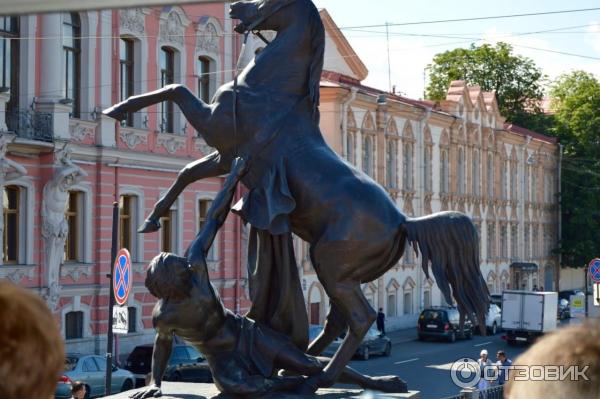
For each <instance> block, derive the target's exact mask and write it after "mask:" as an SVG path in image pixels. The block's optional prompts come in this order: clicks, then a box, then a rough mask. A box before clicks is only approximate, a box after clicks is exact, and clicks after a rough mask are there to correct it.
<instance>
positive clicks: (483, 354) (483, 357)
mask: <svg viewBox="0 0 600 399" xmlns="http://www.w3.org/2000/svg"><path fill="white" fill-rule="evenodd" d="M479 357H480V358H481V360H483V361H484V362H485V361H486V360H487V357H488V351H487V350H485V349H483V350H482V351H481V352H479Z"/></svg>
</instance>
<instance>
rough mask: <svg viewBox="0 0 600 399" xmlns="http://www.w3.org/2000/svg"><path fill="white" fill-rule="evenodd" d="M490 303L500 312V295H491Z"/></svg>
mask: <svg viewBox="0 0 600 399" xmlns="http://www.w3.org/2000/svg"><path fill="white" fill-rule="evenodd" d="M490 303H493V304H494V305H497V306H498V307H499V308H500V310H502V294H491V295H490ZM498 325H500V324H498Z"/></svg>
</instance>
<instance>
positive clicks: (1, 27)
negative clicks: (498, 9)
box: [0, 16, 19, 130]
mask: <svg viewBox="0 0 600 399" xmlns="http://www.w3.org/2000/svg"><path fill="white" fill-rule="evenodd" d="M18 37H19V19H18V18H17V17H6V16H0V93H4V92H7V91H8V92H10V100H9V101H8V103H7V104H6V108H7V115H6V118H7V119H8V114H9V113H10V110H11V109H12V108H17V107H18V103H17V99H18V95H19V40H15V39H16V38H18ZM9 128H11V126H9ZM11 130H16V129H12V128H11Z"/></svg>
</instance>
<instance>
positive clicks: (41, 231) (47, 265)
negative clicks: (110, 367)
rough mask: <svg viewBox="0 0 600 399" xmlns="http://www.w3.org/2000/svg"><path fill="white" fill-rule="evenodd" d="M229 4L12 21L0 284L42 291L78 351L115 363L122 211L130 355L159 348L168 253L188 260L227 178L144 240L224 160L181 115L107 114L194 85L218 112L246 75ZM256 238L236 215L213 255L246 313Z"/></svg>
mask: <svg viewBox="0 0 600 399" xmlns="http://www.w3.org/2000/svg"><path fill="white" fill-rule="evenodd" d="M228 9H229V4H227V3H225V4H223V3H214V4H200V5H193V6H183V7H164V8H138V9H131V10H120V11H116V10H105V11H90V12H81V13H65V14H46V15H39V16H38V15H35V16H22V17H14V18H11V17H0V21H2V26H0V41H1V45H2V48H3V52H2V54H3V55H2V59H1V60H0V64H1V68H2V70H1V71H0V74H1V75H2V89H0V132H2V133H1V135H2V136H1V139H0V140H1V142H2V145H1V146H0V151H1V154H0V162H1V165H2V168H1V170H2V178H1V180H0V182H1V185H2V190H3V194H4V197H3V198H4V215H3V216H4V218H3V222H4V223H3V224H2V225H1V226H2V234H3V238H4V241H3V242H4V245H3V249H2V257H1V261H2V264H1V265H0V278H4V279H9V280H11V281H13V282H14V283H17V284H19V285H22V286H25V287H27V288H30V289H31V290H34V291H36V292H38V293H39V294H40V295H41V296H42V297H44V298H45V299H46V300H47V302H48V304H49V306H50V307H51V308H52V309H53V311H54V312H55V315H56V318H57V320H59V321H60V325H61V328H62V331H63V335H64V337H65V340H66V343H67V349H68V350H69V351H78V352H87V353H90V352H96V353H102V351H103V350H104V348H105V340H106V331H107V319H108V286H109V285H108V284H109V280H108V278H107V276H106V275H107V273H109V272H110V269H109V267H110V264H111V259H110V252H111V232H112V207H113V202H118V203H119V208H120V219H119V226H120V232H119V244H120V247H126V248H128V249H129V251H130V253H131V256H132V262H133V271H134V273H133V277H134V283H133V291H132V293H131V295H130V297H129V300H128V303H127V306H128V308H129V316H130V320H129V324H130V325H129V330H130V333H129V334H127V335H125V336H122V337H120V340H119V346H120V351H121V352H122V353H126V352H128V351H129V350H131V349H132V348H133V347H134V346H135V345H138V344H143V343H148V342H151V340H152V337H153V331H152V326H151V312H152V308H153V305H154V303H155V298H153V297H152V296H151V295H150V294H149V293H147V290H146V289H145V287H144V277H145V268H146V266H147V264H148V262H149V261H150V260H151V259H152V258H153V257H154V256H155V255H156V254H158V253H159V252H160V251H172V252H175V253H178V254H183V253H184V251H185V249H186V246H187V245H189V243H190V242H191V240H192V239H193V237H194V236H195V234H196V233H197V231H198V229H199V227H200V225H201V223H202V221H203V217H204V215H205V214H206V211H207V209H208V206H209V205H210V201H211V199H212V198H214V196H215V195H216V193H217V192H218V190H219V189H220V187H221V184H222V179H221V178H214V179H207V180H203V181H201V182H197V183H193V184H192V185H190V186H189V187H188V188H187V190H186V191H185V192H184V193H183V194H182V195H181V196H180V197H179V199H178V200H177V202H176V203H175V204H174V205H173V207H172V208H171V210H170V211H169V213H168V214H167V215H166V218H164V219H163V220H162V224H163V229H161V231H160V232H158V233H152V234H147V235H141V234H137V233H136V229H137V227H138V226H139V225H140V224H141V223H142V222H143V220H144V218H145V216H146V215H147V214H148V213H149V212H150V210H151V209H152V206H153V205H154V203H155V202H156V201H157V200H158V198H159V197H160V196H161V195H162V194H163V193H165V192H166V191H167V189H168V187H169V186H170V185H171V183H172V182H173V180H174V179H175V177H176V176H177V172H178V171H179V170H180V169H181V168H183V167H184V166H185V165H186V164H187V163H189V162H191V161H193V160H195V159H198V158H201V157H203V156H205V155H207V154H209V153H210V152H212V149H211V148H210V147H208V146H207V145H206V143H205V142H204V141H203V140H202V139H201V138H199V136H198V132H196V131H195V130H194V129H192V128H191V127H190V126H189V124H187V123H186V120H185V118H184V117H183V115H182V114H181V113H180V112H179V111H178V109H177V107H176V106H174V105H170V104H168V103H163V104H157V105H156V106H153V107H149V108H147V109H144V110H142V111H140V112H138V113H134V114H132V115H131V117H129V118H128V120H127V121H125V122H124V123H121V124H118V123H115V121H114V120H111V119H109V118H106V117H104V116H103V115H102V114H101V110H102V109H105V108H107V107H108V106H110V105H112V104H114V103H117V102H119V101H120V100H121V99H123V98H124V97H127V96H129V95H133V94H136V93H142V92H147V91H151V90H155V89H157V88H160V87H162V86H163V85H165V84H168V83H182V84H185V85H186V86H187V87H189V88H190V89H191V90H192V91H195V92H197V93H196V94H197V95H198V96H199V97H201V98H204V99H206V100H210V97H211V96H212V94H213V93H214V91H215V90H216V88H217V87H218V86H220V85H221V84H222V83H224V82H226V81H229V80H231V79H232V77H233V68H234V63H235V61H236V60H237V51H238V48H239V43H238V42H237V41H238V38H237V35H234V34H232V26H233V25H232V21H231V20H230V19H229V18H228ZM242 229H243V226H242V224H241V222H240V221H239V218H233V217H231V218H230V219H229V220H228V221H227V223H226V224H225V226H224V228H223V229H222V230H221V232H220V233H219V236H218V238H217V240H216V244H215V245H214V247H213V248H212V249H211V254H210V265H209V266H210V269H211V277H212V281H213V283H214V285H215V286H216V287H217V289H218V290H219V292H220V294H221V295H222V297H223V300H224V302H225V304H226V306H228V307H229V308H231V309H235V310H238V311H240V310H243V309H245V308H247V305H248V302H247V295H246V289H245V286H244V285H243V284H242V283H241V282H242V281H245V279H243V277H244V276H242V275H241V273H242V272H241V270H242V268H241V267H240V265H241V264H242V261H243V259H241V255H240V254H242V253H243V251H242V250H241V238H240V237H242V236H243V231H242Z"/></svg>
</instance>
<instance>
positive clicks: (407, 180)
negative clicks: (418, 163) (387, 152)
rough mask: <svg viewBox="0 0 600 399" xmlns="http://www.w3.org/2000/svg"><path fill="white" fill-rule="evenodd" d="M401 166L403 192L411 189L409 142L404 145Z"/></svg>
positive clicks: (411, 167) (411, 165) (411, 152)
mask: <svg viewBox="0 0 600 399" xmlns="http://www.w3.org/2000/svg"><path fill="white" fill-rule="evenodd" d="M402 155H403V158H402V159H403V160H404V162H403V164H402V185H403V188H404V189H405V190H412V189H413V145H412V143H410V142H405V143H404V148H403V154H402Z"/></svg>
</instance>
